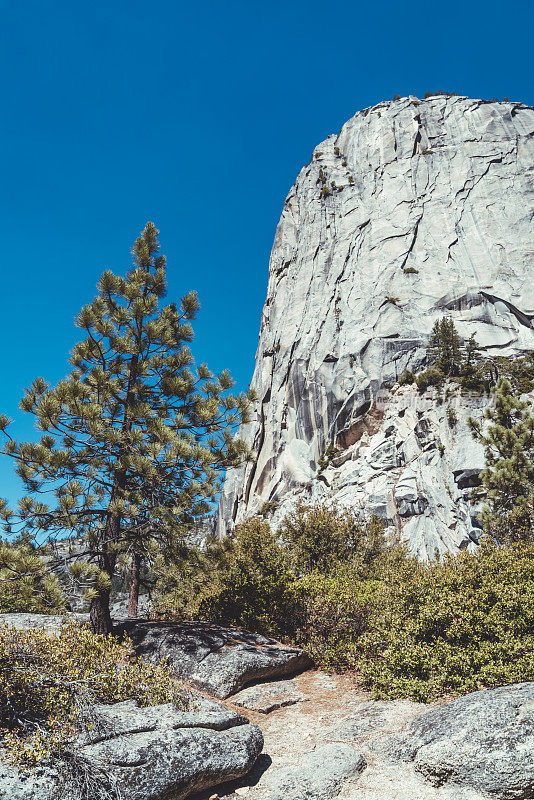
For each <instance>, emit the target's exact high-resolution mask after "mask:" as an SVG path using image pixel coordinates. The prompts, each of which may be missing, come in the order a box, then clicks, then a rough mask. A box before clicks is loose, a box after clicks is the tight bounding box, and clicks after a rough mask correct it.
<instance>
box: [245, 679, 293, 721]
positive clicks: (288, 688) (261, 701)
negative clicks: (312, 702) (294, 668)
mask: <svg viewBox="0 0 534 800" xmlns="http://www.w3.org/2000/svg"><path fill="white" fill-rule="evenodd" d="M303 700H306V695H304V694H303V693H302V692H301V691H300V690H299V689H298V688H297V686H296V685H295V684H294V683H293V682H292V681H277V682H276V683H260V684H259V685H258V686H249V687H248V688H247V689H243V690H242V691H241V692H238V693H237V694H234V695H233V696H232V703H234V705H236V706H243V708H248V709H250V710H251V711H259V712H260V713H261V714H269V713H270V712H271V711H275V710H276V709H277V708H285V707H286V706H292V705H294V704H295V703H301V702H302V701H303Z"/></svg>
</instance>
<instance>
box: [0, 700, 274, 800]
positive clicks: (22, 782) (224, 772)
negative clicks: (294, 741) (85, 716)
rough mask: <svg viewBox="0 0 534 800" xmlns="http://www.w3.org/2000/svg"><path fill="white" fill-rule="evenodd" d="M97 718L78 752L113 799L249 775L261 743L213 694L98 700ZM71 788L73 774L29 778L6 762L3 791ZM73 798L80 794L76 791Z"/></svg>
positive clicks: (178, 794) (184, 793)
mask: <svg viewBox="0 0 534 800" xmlns="http://www.w3.org/2000/svg"><path fill="white" fill-rule="evenodd" d="M92 716H93V717H94V720H93V724H94V728H93V729H92V735H91V742H83V741H81V742H80V743H79V746H78V747H77V748H76V750H75V752H76V755H77V757H78V758H79V759H82V760H83V762H84V763H86V764H88V765H93V767H96V768H97V770H98V771H99V772H98V773H97V774H98V776H99V777H103V778H104V780H105V781H106V783H107V784H108V786H109V788H110V789H111V790H115V792H116V794H115V793H113V791H111V792H110V793H109V795H106V796H107V797H110V798H112V797H115V796H117V797H128V798H129V800H167V798H170V797H172V798H173V800H182V798H185V797H188V796H189V795H190V794H192V793H193V792H197V791H201V790H204V789H210V788H211V787H214V786H216V785H217V784H220V783H222V782H223V781H228V780H234V779H236V778H239V777H241V776H242V775H245V774H246V773H247V772H248V771H249V770H250V769H251V767H252V766H253V765H254V763H255V761H256V759H257V758H258V755H259V754H260V752H261V750H262V747H263V737H262V734H261V731H260V729H259V728H258V727H257V725H249V724H248V720H246V719H245V718H244V717H242V716H240V715H238V714H236V713H234V712H231V711H228V709H225V708H223V707H222V706H220V705H219V704H218V703H216V702H215V701H211V700H207V699H199V700H197V701H196V703H195V705H194V707H193V708H192V709H191V710H190V711H178V710H176V709H175V708H174V707H173V706H172V705H170V704H167V705H162V706H153V707H150V708H139V707H138V706H137V705H136V704H135V702H132V701H128V702H125V703H117V704H116V705H113V706H97V707H95V708H94V710H93V714H92ZM71 787H72V783H69V779H68V778H67V779H66V782H65V785H62V783H61V780H60V779H58V773H57V771H56V770H53V769H44V770H42V771H41V773H40V774H39V773H38V774H36V775H34V776H32V777H26V776H25V775H20V774H19V773H18V772H17V771H16V770H15V769H14V768H13V767H10V766H9V765H7V764H5V763H2V762H0V790H2V792H3V791H6V792H7V790H9V794H5V795H4V794H3V793H2V797H4V796H6V797H7V796H9V797H11V798H12V800H51V798H55V797H57V796H66V795H67V796H70V795H68V790H70V789H71ZM61 792H63V794H61ZM58 793H59V794H58ZM74 796H76V797H78V796H79V797H81V796H82V795H81V793H80V791H79V790H78V792H77V793H76V792H74ZM84 796H85V795H84ZM88 796H89V795H88ZM93 796H94V797H95V798H96V797H97V795H96V793H95V794H94V795H93V794H91V797H93ZM98 796H99V797H100V795H98ZM101 796H102V797H104V794H102V795H101Z"/></svg>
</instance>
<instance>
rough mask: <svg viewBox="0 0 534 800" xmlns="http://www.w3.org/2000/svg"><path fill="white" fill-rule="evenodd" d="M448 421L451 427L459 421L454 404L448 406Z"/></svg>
mask: <svg viewBox="0 0 534 800" xmlns="http://www.w3.org/2000/svg"><path fill="white" fill-rule="evenodd" d="M446 414H447V422H448V423H449V427H451V428H454V426H455V425H456V423H457V422H458V414H457V413H456V411H455V410H454V408H453V407H452V406H447V411H446Z"/></svg>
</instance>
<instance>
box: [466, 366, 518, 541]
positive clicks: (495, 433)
mask: <svg viewBox="0 0 534 800" xmlns="http://www.w3.org/2000/svg"><path fill="white" fill-rule="evenodd" d="M492 394H493V398H494V404H493V407H492V408H488V409H487V410H486V412H485V417H486V419H487V420H488V422H489V423H491V424H489V425H488V426H487V428H486V429H484V428H483V427H482V426H481V425H480V423H479V422H476V421H475V420H473V419H470V420H469V424H470V427H471V430H472V433H473V436H474V438H475V439H477V440H478V441H479V442H481V443H482V444H483V445H484V453H485V460H486V467H485V469H484V470H483V471H482V472H481V473H480V478H481V481H482V486H483V487H484V489H485V490H486V499H487V504H486V505H485V507H484V509H483V512H482V520H483V523H484V528H485V530H486V531H487V532H488V533H490V534H491V535H492V536H494V537H495V538H496V539H497V540H498V541H501V542H510V541H517V540H530V539H532V536H533V522H534V514H533V486H534V417H533V416H532V414H531V413H530V411H529V410H528V406H527V403H525V402H524V401H522V400H520V399H519V397H517V396H516V395H515V394H514V392H513V390H512V386H511V384H510V381H508V380H507V379H505V378H500V379H499V381H498V382H497V385H496V386H495V387H494V388H493V389H492Z"/></svg>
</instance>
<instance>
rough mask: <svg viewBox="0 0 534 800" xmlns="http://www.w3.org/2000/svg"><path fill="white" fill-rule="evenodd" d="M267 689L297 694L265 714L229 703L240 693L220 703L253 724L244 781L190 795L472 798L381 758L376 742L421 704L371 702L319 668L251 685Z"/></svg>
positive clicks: (238, 799)
mask: <svg viewBox="0 0 534 800" xmlns="http://www.w3.org/2000/svg"><path fill="white" fill-rule="evenodd" d="M271 687H272V690H273V692H274V693H276V691H279V690H280V687H282V688H283V689H286V688H287V689H288V690H291V691H292V692H297V693H300V694H301V695H302V697H303V699H301V700H300V701H299V702H296V703H293V704H291V705H288V706H286V707H282V708H276V709H275V710H273V711H271V712H270V713H260V712H259V711H255V710H252V709H250V708H244V707H242V706H240V705H238V704H236V703H235V702H233V700H236V699H237V700H239V698H240V695H236V696H235V697H234V698H229V699H228V700H227V701H225V705H227V706H228V707H229V708H232V709H234V710H236V711H238V712H239V713H241V714H243V715H244V716H246V717H247V718H248V719H250V721H251V722H254V723H256V724H257V725H259V726H260V728H261V730H262V732H263V735H264V739H265V746H264V750H263V753H262V755H261V756H260V758H259V760H258V762H257V765H256V767H255V769H254V770H253V771H252V772H251V773H250V774H249V775H248V776H247V777H246V778H244V779H241V780H239V781H235V782H233V783H230V784H225V785H224V786H220V787H218V789H217V790H213V791H212V792H208V793H206V794H203V795H198V796H197V797H196V798H195V800H209V798H212V800H216V799H220V800H479V798H480V795H478V794H477V793H474V792H471V791H469V790H466V791H465V792H463V791H460V793H459V790H458V787H456V788H455V789H451V788H446V787H441V788H435V787H433V786H431V785H430V784H428V783H427V782H426V781H424V780H423V779H422V778H421V776H419V775H417V774H416V773H415V772H414V770H413V768H412V767H411V766H410V765H407V764H399V763H395V764H391V763H388V762H387V759H384V758H383V757H381V756H380V753H379V750H380V748H378V752H377V748H376V746H375V745H376V742H377V741H379V740H381V739H382V737H384V738H386V737H388V735H390V734H395V733H397V732H399V731H401V730H402V729H403V728H404V727H405V726H406V724H407V723H408V722H409V721H410V720H411V719H413V718H414V717H415V716H417V715H418V714H419V713H421V711H423V710H425V709H428V706H422V705H420V704H418V703H413V702H411V701H408V700H398V701H388V702H385V701H384V702H376V701H372V700H371V698H370V696H369V694H367V693H365V692H363V691H362V690H360V689H358V688H356V687H355V684H354V682H353V680H352V679H351V677H350V676H348V675H346V676H343V675H335V676H330V675H327V674H325V673H323V672H318V671H307V672H304V673H302V674H301V675H298V676H297V677H295V678H292V679H290V680H284V681H278V682H274V683H271V684H263V685H260V686H258V687H254V688H255V689H259V690H263V691H265V692H267V694H268V692H269V690H270V688H271ZM247 691H249V690H247ZM248 696H250V693H249V695H248Z"/></svg>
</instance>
